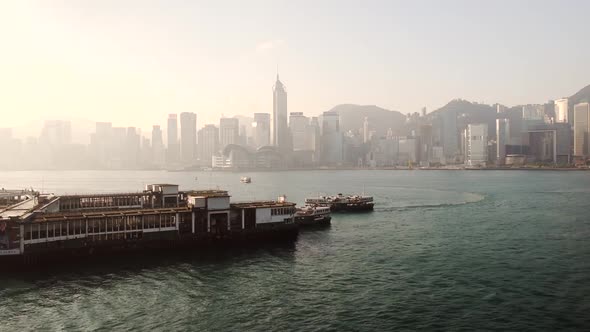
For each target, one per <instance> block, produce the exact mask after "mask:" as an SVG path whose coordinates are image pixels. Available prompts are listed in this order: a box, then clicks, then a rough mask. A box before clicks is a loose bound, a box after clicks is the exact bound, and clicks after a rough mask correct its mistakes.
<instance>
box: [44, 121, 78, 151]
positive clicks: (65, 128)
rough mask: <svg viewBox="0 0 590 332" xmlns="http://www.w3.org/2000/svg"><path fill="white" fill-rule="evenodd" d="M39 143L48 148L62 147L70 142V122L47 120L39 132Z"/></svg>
mask: <svg viewBox="0 0 590 332" xmlns="http://www.w3.org/2000/svg"><path fill="white" fill-rule="evenodd" d="M40 141H41V142H43V143H44V144H47V145H49V146H53V147H55V146H62V145H66V144H70V143H71V142H72V124H71V122H70V121H61V120H47V121H45V123H44V125H43V129H42V130H41V137H40Z"/></svg>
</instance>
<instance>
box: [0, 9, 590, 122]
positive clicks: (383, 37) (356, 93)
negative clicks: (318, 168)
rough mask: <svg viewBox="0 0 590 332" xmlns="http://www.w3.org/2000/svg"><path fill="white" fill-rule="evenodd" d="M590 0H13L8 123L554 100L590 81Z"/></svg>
mask: <svg viewBox="0 0 590 332" xmlns="http://www.w3.org/2000/svg"><path fill="white" fill-rule="evenodd" d="M588 13H590V1H550V2H545V1H497V0H496V1H448V0H445V1H343V0H339V1H319V0H316V1H278V0H273V1H253V0H250V1H219V0H218V1H171V0H167V1H145V0H142V1H123V0H118V1H107V0H96V1H38V2H34V1H30V2H28V1H25V0H14V1H9V0H6V1H1V0H0V42H1V45H2V46H1V49H0V51H1V52H0V112H1V114H2V123H0V127H6V126H22V125H23V124H25V123H28V122H30V121H34V120H37V119H40V118H59V117H61V116H68V117H75V118H82V119H89V120H94V121H113V122H114V124H115V125H120V126H138V127H142V128H145V129H147V128H150V127H151V125H152V124H161V125H163V126H164V125H165V120H166V116H167V114H168V113H180V112H185V111H190V112H196V113H197V114H198V127H199V128H200V127H202V125H204V124H205V123H211V122H215V123H217V121H218V118H219V117H220V116H221V114H224V115H226V116H233V115H236V114H244V115H250V114H251V113H253V112H271V111H272V90H271V89H272V85H273V83H274V79H275V74H276V67H277V64H278V66H279V71H280V76H281V80H282V81H283V82H284V83H285V85H286V86H287V91H288V94H289V111H290V112H294V111H302V112H305V113H306V114H308V115H317V114H319V113H321V112H322V111H325V110H328V109H330V108H331V107H333V106H334V105H337V104H340V103H357V104H376V105H378V106H381V107H385V108H388V109H395V110H399V111H401V112H404V113H407V112H414V111H419V110H420V108H421V107H422V106H426V107H427V108H428V109H429V110H433V109H436V108H438V107H440V106H443V105H444V104H445V103H446V102H448V101H449V100H450V99H453V98H464V99H468V100H473V101H479V102H485V103H495V102H500V103H504V104H507V105H514V104H521V103H542V102H544V101H546V100H547V99H555V98H559V97H561V96H565V95H571V94H573V93H575V92H576V91H577V90H578V89H580V88H582V87H583V86H585V85H587V84H590V62H589V61H590V42H589V39H588V31H590V18H589V16H588Z"/></svg>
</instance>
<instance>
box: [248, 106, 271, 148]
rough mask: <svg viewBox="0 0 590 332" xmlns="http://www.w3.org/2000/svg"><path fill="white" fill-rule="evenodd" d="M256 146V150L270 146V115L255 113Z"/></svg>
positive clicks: (253, 124)
mask: <svg viewBox="0 0 590 332" xmlns="http://www.w3.org/2000/svg"><path fill="white" fill-rule="evenodd" d="M252 126H254V145H255V146H256V148H260V147H262V146H267V145H270V114H269V113H254V122H253V123H252Z"/></svg>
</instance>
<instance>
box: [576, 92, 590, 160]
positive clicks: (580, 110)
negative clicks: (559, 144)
mask: <svg viewBox="0 0 590 332" xmlns="http://www.w3.org/2000/svg"><path fill="white" fill-rule="evenodd" d="M589 135H590V104H588V103H579V104H576V106H574V156H576V157H587V156H589V155H590V147H589V146H588V145H589V139H588V136H589Z"/></svg>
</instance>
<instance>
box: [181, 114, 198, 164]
mask: <svg viewBox="0 0 590 332" xmlns="http://www.w3.org/2000/svg"><path fill="white" fill-rule="evenodd" d="M196 149H197V115H196V114H195V113H189V112H183V113H180V158H181V159H182V162H183V163H185V164H189V165H190V164H192V163H193V162H194V161H195V156H196V152H197V151H196Z"/></svg>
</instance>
